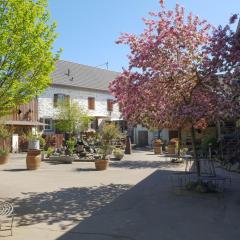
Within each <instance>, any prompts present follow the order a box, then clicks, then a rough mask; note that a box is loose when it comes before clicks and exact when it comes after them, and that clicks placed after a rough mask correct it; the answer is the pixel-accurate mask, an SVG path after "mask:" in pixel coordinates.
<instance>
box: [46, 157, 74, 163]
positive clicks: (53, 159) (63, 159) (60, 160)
mask: <svg viewBox="0 0 240 240" xmlns="http://www.w3.org/2000/svg"><path fill="white" fill-rule="evenodd" d="M75 159H76V157H74V156H68V155H64V156H50V157H49V161H50V162H56V163H66V164H72V162H73V161H74V160H75Z"/></svg>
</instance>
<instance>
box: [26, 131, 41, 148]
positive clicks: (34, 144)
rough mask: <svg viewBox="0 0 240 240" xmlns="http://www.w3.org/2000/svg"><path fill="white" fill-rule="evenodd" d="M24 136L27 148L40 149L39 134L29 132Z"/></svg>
mask: <svg viewBox="0 0 240 240" xmlns="http://www.w3.org/2000/svg"><path fill="white" fill-rule="evenodd" d="M25 138H26V139H27V141H28V149H29V150H32V149H35V150H39V149H40V135H39V134H33V133H32V132H29V133H28V134H27V135H26V136H25Z"/></svg>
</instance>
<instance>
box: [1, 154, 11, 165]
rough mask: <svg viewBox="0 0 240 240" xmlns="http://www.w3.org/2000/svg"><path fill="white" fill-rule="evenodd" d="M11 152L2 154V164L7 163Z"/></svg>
mask: <svg viewBox="0 0 240 240" xmlns="http://www.w3.org/2000/svg"><path fill="white" fill-rule="evenodd" d="M8 159H9V154H4V155H1V156H0V165H2V164H5V163H7V162H8Z"/></svg>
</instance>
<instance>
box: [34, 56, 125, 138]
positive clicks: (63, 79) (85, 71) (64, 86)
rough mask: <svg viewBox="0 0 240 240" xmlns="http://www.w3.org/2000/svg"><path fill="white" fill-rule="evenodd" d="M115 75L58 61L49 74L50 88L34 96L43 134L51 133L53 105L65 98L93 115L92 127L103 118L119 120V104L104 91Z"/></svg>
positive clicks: (52, 127)
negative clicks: (42, 124)
mask: <svg viewBox="0 0 240 240" xmlns="http://www.w3.org/2000/svg"><path fill="white" fill-rule="evenodd" d="M118 74H119V73H117V72H113V71H109V70H104V69H100V68H95V67H90V66H86V65H82V64H77V63H72V62H68V61H63V60H59V61H58V62H57V64H56V70H55V72H54V73H53V75H52V78H53V82H52V85H51V87H49V88H47V89H46V91H45V92H44V93H43V94H42V95H41V96H39V98H38V117H39V120H40V121H41V122H42V123H44V124H46V125H45V126H44V133H45V134H48V133H53V132H55V128H54V121H55V120H57V119H56V114H57V104H58V103H59V102H62V101H65V100H67V101H71V102H77V103H78V104H79V106H80V107H82V108H83V109H84V110H85V111H86V112H87V113H88V114H89V116H93V117H94V119H95V122H94V125H95V128H96V127H98V126H99V125H100V124H101V122H102V121H104V120H109V121H119V122H122V118H121V112H120V109H119V106H118V104H117V103H114V98H113V96H112V95H111V94H110V93H109V91H108V86H109V83H110V82H111V81H112V80H114V79H115V78H116V77H117V75H118Z"/></svg>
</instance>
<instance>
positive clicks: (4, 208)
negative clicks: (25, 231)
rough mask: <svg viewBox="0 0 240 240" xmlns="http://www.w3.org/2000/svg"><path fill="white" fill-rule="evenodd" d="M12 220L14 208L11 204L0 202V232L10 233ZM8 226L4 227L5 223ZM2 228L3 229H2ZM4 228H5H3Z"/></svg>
mask: <svg viewBox="0 0 240 240" xmlns="http://www.w3.org/2000/svg"><path fill="white" fill-rule="evenodd" d="M13 219H14V208H13V206H12V204H11V203H9V202H6V201H1V200H0V231H8V230H9V231H11V236H12V228H13ZM7 222H8V223H9V222H10V225H8V226H6V225H5V223H7ZM3 226H4V228H3ZM5 227H6V228H5Z"/></svg>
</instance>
